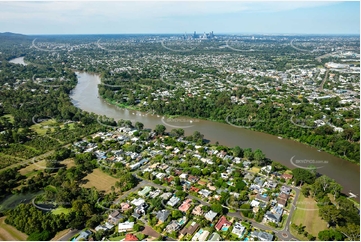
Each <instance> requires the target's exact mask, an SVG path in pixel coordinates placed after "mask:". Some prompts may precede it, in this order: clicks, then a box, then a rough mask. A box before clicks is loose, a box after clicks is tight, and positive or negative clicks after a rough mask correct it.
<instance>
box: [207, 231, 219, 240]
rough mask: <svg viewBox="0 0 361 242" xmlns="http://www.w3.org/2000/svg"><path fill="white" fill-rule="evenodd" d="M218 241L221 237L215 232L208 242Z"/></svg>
mask: <svg viewBox="0 0 361 242" xmlns="http://www.w3.org/2000/svg"><path fill="white" fill-rule="evenodd" d="M220 240H221V236H220V235H219V234H217V233H216V232H214V233H212V234H211V236H210V237H209V239H208V241H220Z"/></svg>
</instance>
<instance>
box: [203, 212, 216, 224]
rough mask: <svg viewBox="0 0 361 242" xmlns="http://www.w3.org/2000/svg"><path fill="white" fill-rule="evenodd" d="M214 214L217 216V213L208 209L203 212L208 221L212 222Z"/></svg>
mask: <svg viewBox="0 0 361 242" xmlns="http://www.w3.org/2000/svg"><path fill="white" fill-rule="evenodd" d="M216 216H217V213H216V212H213V211H212V210H209V212H208V213H206V214H204V217H205V219H207V220H208V221H210V222H212V221H213V219H214V218H215V217H216Z"/></svg>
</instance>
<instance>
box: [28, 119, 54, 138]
mask: <svg viewBox="0 0 361 242" xmlns="http://www.w3.org/2000/svg"><path fill="white" fill-rule="evenodd" d="M54 126H58V123H57V122H56V120H55V119H49V120H47V121H43V122H41V123H38V124H34V125H32V126H31V127H30V129H31V130H33V131H35V132H36V133H38V134H39V135H45V134H46V131H48V129H50V131H54V128H52V127H54Z"/></svg>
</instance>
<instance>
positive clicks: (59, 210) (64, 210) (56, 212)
mask: <svg viewBox="0 0 361 242" xmlns="http://www.w3.org/2000/svg"><path fill="white" fill-rule="evenodd" d="M70 211H71V209H70V208H63V207H59V208H56V209H54V210H52V211H51V213H52V214H54V215H59V214H62V213H63V214H68V213H70Z"/></svg>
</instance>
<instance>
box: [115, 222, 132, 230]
mask: <svg viewBox="0 0 361 242" xmlns="http://www.w3.org/2000/svg"><path fill="white" fill-rule="evenodd" d="M133 227H134V222H129V221H127V222H124V223H119V224H118V232H126V231H132V230H133Z"/></svg>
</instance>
